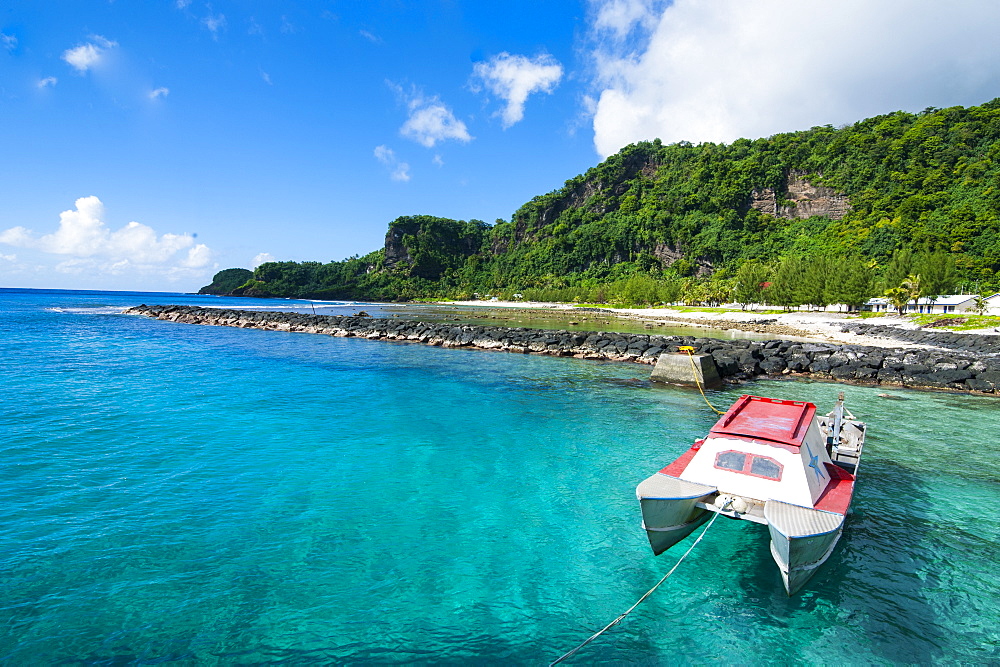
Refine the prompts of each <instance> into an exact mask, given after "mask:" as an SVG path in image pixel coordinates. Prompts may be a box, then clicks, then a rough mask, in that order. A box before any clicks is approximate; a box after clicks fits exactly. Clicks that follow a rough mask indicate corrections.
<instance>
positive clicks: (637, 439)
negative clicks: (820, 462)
mask: <svg viewBox="0 0 1000 667" xmlns="http://www.w3.org/2000/svg"><path fill="white" fill-rule="evenodd" d="M157 302H162V303H177V302H181V303H192V304H199V305H204V303H205V298H204V297H195V296H190V295H188V296H182V295H163V294H158V295H150V294H131V293H101V292H70V291H31V290H0V390H2V396H3V411H2V413H0V461H2V468H0V497H2V498H3V501H4V502H3V503H2V504H0V526H2V528H3V529H2V531H0V571H2V572H3V573H4V576H3V585H2V586H0V620H2V624H0V661H2V662H3V663H5V664H12V665H22V664H23V665H28V664H67V663H68V664H96V665H104V664H146V663H160V662H177V663H181V664H194V663H198V664H203V663H208V664H213V663H233V662H240V663H258V662H288V663H292V664H311V663H330V662H333V663H382V664H384V663H416V664H467V663H470V662H471V663H478V664H488V663H518V664H544V663H547V662H549V661H551V660H553V659H555V658H556V657H558V656H559V655H561V654H562V653H563V652H565V651H567V650H569V649H570V648H572V647H574V646H575V645H577V644H579V643H580V642H581V641H583V640H584V639H585V638H586V637H588V636H589V635H590V634H592V633H593V632H594V631H596V630H597V629H599V628H600V627H602V626H603V625H605V624H606V623H608V622H609V621H611V620H612V619H614V617H615V616H617V615H618V614H619V613H621V612H622V611H624V610H625V609H626V608H628V607H629V606H630V605H631V604H632V603H633V602H634V601H635V600H636V599H637V598H638V597H639V596H640V595H642V593H644V592H645V591H646V590H647V589H649V588H650V586H652V585H653V584H654V583H655V582H656V581H657V580H658V579H659V578H660V577H661V576H662V575H663V574H664V573H665V572H666V571H667V570H668V569H669V568H670V566H671V565H673V562H674V560H675V558H676V555H672V552H670V553H668V554H665V555H664V556H661V557H654V556H653V555H652V554H651V552H650V550H649V545H648V543H647V541H646V537H645V533H644V532H643V530H642V529H641V525H640V517H639V511H638V504H637V502H636V500H635V486H636V484H637V483H638V482H639V481H641V480H642V479H643V478H645V477H646V476H648V475H649V474H652V473H653V472H655V471H656V470H658V469H659V468H661V467H662V466H663V465H665V464H666V463H668V462H669V461H671V460H672V459H673V458H674V457H676V456H677V455H678V454H679V453H680V452H681V451H683V450H684V449H685V448H686V447H687V446H688V444H689V443H690V442H691V441H692V440H693V439H695V438H697V437H700V436H702V435H704V433H705V432H706V431H707V430H708V428H709V427H710V426H711V425H712V424H713V423H714V415H713V414H712V413H711V412H710V411H708V410H707V409H706V408H705V406H704V404H703V403H702V400H701V397H700V396H699V395H698V394H697V393H692V392H690V391H687V390H682V389H678V388H670V387H662V386H654V385H651V384H650V383H649V382H648V381H647V377H648V373H649V368H648V367H646V366H639V365H630V364H621V363H596V362H592V361H582V360H576V359H563V358H549V357H537V356H530V355H514V354H503V353H490V352H483V351H474V350H460V349H440V348H432V347H425V346H421V345H415V344H403V343H386V342H376V341H367V340H359V339H343V338H332V337H327V336H315V335H307V334H289V333H280V332H267V331H256V330H239V329H229V328H216V327H203V326H191V325H180V324H174V323H170V322H160V321H154V320H148V319H145V318H141V317H130V316H123V315H120V314H118V313H119V312H120V310H121V308H123V307H125V306H128V305H138V304H139V303H157ZM213 303H218V304H220V305H229V306H232V305H233V304H230V303H227V302H226V301H225V300H221V301H215V302H213ZM246 303H248V302H247V301H239V302H236V304H237V305H245V304H246ZM267 305H268V306H269V307H273V306H275V305H281V304H275V303H274V302H268V303H267ZM293 305H294V304H293ZM298 305H299V307H300V308H301V304H298ZM336 307H337V308H341V309H350V308H355V310H356V307H355V305H354V304H340V305H339V306H336ZM331 308H332V307H331ZM328 312H329V311H328ZM841 390H843V391H845V392H846V394H847V403H848V406H849V408H850V409H851V410H852V411H853V412H854V413H855V414H856V415H857V416H859V417H861V418H863V419H865V420H867V421H868V422H869V429H870V435H869V441H868V445H867V448H866V458H865V460H864V462H863V465H862V469H861V478H860V480H859V484H858V491H857V495H856V497H855V501H854V505H853V511H852V514H851V516H850V518H849V521H848V525H847V528H846V530H845V534H844V536H843V538H842V540H841V542H840V544H839V546H838V547H837V550H836V552H835V553H834V555H833V556H832V557H831V559H830V560H829V561H828V563H827V564H826V565H825V566H824V567H823V568H822V569H821V570H820V571H819V573H818V574H817V575H816V576H815V577H814V579H813V580H812V581H811V582H810V583H809V584H808V585H807V587H806V588H805V590H804V591H803V592H802V593H801V594H799V595H797V596H795V597H792V598H788V597H786V596H785V594H784V591H783V589H782V585H781V580H780V578H779V575H778V572H777V569H776V568H775V566H774V564H773V562H772V560H771V557H770V555H769V553H768V536H767V531H766V530H763V529H761V527H760V526H756V525H754V524H749V523H746V522H735V521H718V522H716V524H715V525H714V526H713V528H712V530H711V531H710V532H709V533H708V534H707V536H706V537H705V539H704V540H703V542H702V543H701V544H700V545H699V546H698V548H697V549H696V550H695V551H694V552H693V553H692V555H691V557H690V558H689V559H688V560H687V561H686V562H685V563H684V564H683V565H682V566H681V568H680V569H679V570H678V571H677V573H676V574H675V575H674V576H673V577H672V578H671V579H670V580H669V582H668V583H667V584H665V585H664V587H663V588H661V589H660V590H659V591H658V592H657V593H656V594H654V595H653V596H652V597H651V598H650V599H649V600H647V601H646V602H645V603H644V604H643V605H642V606H640V607H639V608H638V609H637V610H636V612H635V613H633V614H632V615H631V616H630V617H629V618H628V619H627V620H626V621H625V622H624V623H622V624H621V625H620V626H617V627H616V628H614V629H613V630H612V631H610V632H609V633H608V634H606V635H604V636H603V637H601V638H600V639H599V640H597V641H595V642H594V643H593V644H591V645H590V646H588V647H587V648H586V649H584V652H583V653H581V654H580V656H579V657H578V658H577V659H576V660H577V662H578V663H581V664H604V663H622V662H624V663H639V664H670V665H675V664H702V663H741V664H772V663H790V662H796V663H811V664H824V663H840V664H843V663H853V664H871V663H879V664H885V663H928V662H949V663H989V662H993V663H996V662H997V661H998V660H1000V585H998V583H997V577H996V565H997V549H998V543H1000V517H998V514H997V512H996V511H995V508H997V507H1000V456H998V449H1000V445H998V444H997V438H996V435H997V433H998V432H1000V402H997V400H996V399H990V398H985V397H974V396H965V395H948V394H936V393H927V392H914V391H905V390H893V391H891V392H889V393H890V394H892V395H893V396H894V397H895V398H896V399H897V400H891V399H887V398H884V397H880V396H879V393H881V392H884V389H882V390H880V389H872V388H864V387H852V386H843V385H834V384H828V383H821V382H777V381H767V382H757V383H754V384H752V385H747V386H745V387H742V388H727V389H725V390H722V391H718V392H713V393H711V395H710V398H711V400H712V401H713V402H714V403H715V404H716V405H719V406H727V405H728V404H729V403H731V402H732V401H733V400H735V398H736V397H738V396H739V395H740V394H741V393H744V392H752V393H756V394H761V395H765V396H774V397H778V398H794V399H799V400H810V401H814V402H816V403H817V404H818V405H819V406H820V408H821V409H825V408H827V407H828V406H830V405H831V404H832V402H833V401H834V399H835V398H836V395H837V393H838V392H839V391H841Z"/></svg>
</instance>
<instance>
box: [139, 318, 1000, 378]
mask: <svg viewBox="0 0 1000 667" xmlns="http://www.w3.org/2000/svg"><path fill="white" fill-rule="evenodd" d="M125 313H127V314H133V315H144V316H147V317H153V318H156V319H160V320H168V321H172V322H181V323H187V324H203V325H214V326H230V327H242V328H253V329H265V330H272V331H289V332H303V333H314V334H326V335H332V336H339V337H358V338H366V339H374V340H389V341H410V342H418V343H423V344H426V345H438V346H441V347H469V348H478V349H486V350H502V351H506V352H518V353H536V354H546V355H553V356H563V357H576V358H579V359H604V360H611V361H630V362H636V363H643V364H649V365H653V364H655V363H656V360H657V358H658V357H659V356H660V354H662V353H664V352H676V351H677V347H678V346H680V345H690V346H692V347H694V348H695V350H696V353H697V354H710V355H711V356H712V358H713V359H714V361H715V364H716V366H717V368H718V371H719V375H720V376H721V377H722V379H723V380H724V381H726V382H740V381H744V380H749V379H752V378H754V377H760V376H777V377H781V376H791V377H815V378H821V379H828V380H836V381H841V382H852V383H859V384H874V385H887V386H904V387H914V388H937V389H949V390H957V391H975V392H983V393H996V388H997V387H998V386H1000V356H984V355H983V354H982V353H980V354H965V353H957V352H950V351H941V350H937V351H935V350H929V349H886V348H878V347H868V346H861V345H837V344H833V343H801V342H794V341H784V340H771V341H749V340H719V339H715V338H695V337H693V336H657V335H642V334H618V333H607V332H568V331H547V330H540V329H527V328H508V327H489V326H469V325H463V326H457V325H454V324H449V323H430V322H418V321H408V320H403V321H401V320H396V319H382V318H372V317H362V316H346V317H340V316H332V315H306V314H299V313H274V312H259V311H250V310H223V309H215V308H198V307H194V306H146V305H142V306H136V307H133V308H128V309H126V310H125Z"/></svg>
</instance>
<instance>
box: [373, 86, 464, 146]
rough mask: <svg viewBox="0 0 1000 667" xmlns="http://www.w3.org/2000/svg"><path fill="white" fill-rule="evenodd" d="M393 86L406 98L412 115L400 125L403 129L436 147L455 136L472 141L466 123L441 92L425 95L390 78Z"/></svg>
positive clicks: (416, 138)
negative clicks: (453, 111) (407, 88)
mask: <svg viewBox="0 0 1000 667" xmlns="http://www.w3.org/2000/svg"><path fill="white" fill-rule="evenodd" d="M389 87H390V88H392V89H393V90H394V91H395V92H396V94H397V95H398V96H399V97H400V99H402V100H403V101H404V102H405V103H406V106H407V108H408V109H409V112H410V115H409V117H408V118H407V119H406V122H405V123H403V126H402V127H401V128H399V133H400V134H401V135H403V136H404V137H406V138H407V139H412V140H414V141H416V142H417V143H419V144H421V145H422V146H425V147H427V148H433V147H434V145H435V144H437V143H438V142H439V141H446V140H448V139H454V140H456V141H461V142H462V143H468V142H470V141H472V136H471V135H470V134H469V130H468V128H467V127H466V126H465V123H463V122H462V121H460V120H458V119H457V118H455V114H453V113H452V112H451V109H449V108H448V107H447V106H446V105H445V104H444V103H443V102H441V100H440V99H438V97H437V96H434V97H424V95H423V94H422V93H420V92H419V91H417V90H416V89H415V88H414V89H413V90H412V91H411V92H410V93H409V94H407V93H405V92H404V91H403V88H402V87H401V86H398V85H396V84H394V83H391V82H389Z"/></svg>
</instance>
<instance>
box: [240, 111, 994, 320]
mask: <svg viewBox="0 0 1000 667" xmlns="http://www.w3.org/2000/svg"><path fill="white" fill-rule="evenodd" d="M791 177H797V178H801V179H803V180H805V181H807V182H808V183H809V184H811V185H814V186H826V187H828V188H830V189H832V190H831V191H836V193H839V194H842V195H845V196H846V197H847V198H849V202H850V208H849V210H848V211H847V212H846V214H844V215H843V216H842V217H841V219H837V218H838V217H840V216H835V215H829V216H826V215H816V216H813V217H808V218H805V219H800V218H799V217H797V216H796V215H795V214H794V211H795V206H796V203H795V202H793V201H790V200H789V199H788V198H787V197H788V183H789V179H790V178H791ZM768 192H770V193H773V199H774V200H775V201H774V203H775V214H774V215H772V214H769V213H765V212H762V211H761V210H758V208H759V207H757V208H755V207H754V206H752V205H751V203H752V202H753V201H754V198H755V197H757V198H759V197H760V196H761V193H768ZM789 211H791V213H789ZM917 276H922V278H923V280H922V284H923V287H922V288H921V289H920V290H919V291H920V293H922V294H923V295H928V294H931V295H933V294H942V293H947V292H949V291H952V290H954V289H956V288H957V287H959V286H962V287H965V288H968V289H976V290H979V291H982V290H985V289H991V290H993V289H997V288H1000V99H997V100H993V101H992V102H989V103H987V104H984V105H982V106H978V107H969V108H962V107H953V108H949V109H927V110H925V111H923V112H922V113H919V114H909V113H903V112H895V113H890V114H887V115H884V116H879V117H876V118H870V119H867V120H863V121H860V122H858V123H855V124H854V125H851V126H848V127H843V128H839V129H837V128H833V127H830V126H824V127H814V128H812V129H810V130H806V131H801V132H792V133H787V134H779V135H775V136H773V137H770V138H766V139H758V140H753V141H751V140H747V139H739V140H737V141H735V142H733V143H732V144H729V145H726V144H714V143H704V144H699V145H692V144H689V143H686V142H681V143H677V144H670V145H664V144H662V143H661V142H660V141H659V140H655V141H652V142H643V143H639V144H634V145H631V146H628V147H626V148H624V149H622V151H621V152H619V153H618V154H616V155H614V156H612V157H610V158H608V159H607V160H606V161H604V162H603V163H601V164H600V165H598V166H596V167H594V168H592V169H590V170H588V171H587V173H585V174H582V175H580V176H577V177H575V178H573V179H571V180H569V181H567V183H566V185H565V186H564V187H563V188H561V189H560V190H557V191H554V192H550V193H548V194H546V195H541V196H539V197H535V198H534V199H532V200H531V201H530V202H528V203H526V204H524V205H523V206H522V207H521V208H520V209H518V211H517V212H515V213H514V215H513V217H512V219H511V220H510V221H497V223H496V224H495V225H493V226H489V225H487V224H485V223H482V222H479V221H471V222H461V221H454V220H447V219H443V218H433V217H430V216H415V217H407V218H400V219H398V220H396V221H394V222H393V223H392V224H391V225H390V229H389V233H388V234H387V236H386V245H385V248H384V249H382V250H378V251H375V252H373V253H370V254H368V255H366V256H364V257H357V256H355V257H352V258H349V259H346V260H344V261H341V262H330V263H328V264H320V263H318V262H304V263H294V262H272V263H268V264H264V265H262V266H260V267H258V268H257V270H256V271H255V272H254V276H253V279H252V280H250V281H249V282H247V283H246V284H245V285H244V287H243V291H244V292H245V293H253V294H273V295H281V296H303V297H304V296H313V297H328V298H329V297H339V298H367V299H411V298H416V297H466V298H468V297H471V296H473V295H474V294H479V295H480V296H485V295H486V294H494V295H500V296H505V297H510V296H511V295H513V294H515V293H519V294H522V295H523V296H524V298H534V299H547V300H549V299H554V300H574V299H575V300H578V301H588V302H601V301H616V302H621V303H656V302H671V301H689V302H699V303H711V302H717V301H728V300H730V299H738V300H739V301H741V302H748V301H757V300H760V299H763V300H766V301H768V302H770V303H775V304H776V305H783V306H790V305H796V304H797V303H800V304H817V305H820V304H821V303H823V302H826V303H838V302H843V303H848V304H857V303H860V302H863V301H864V300H865V299H867V298H868V297H869V296H871V295H875V294H879V295H881V294H882V293H884V291H885V290H886V289H890V288H896V287H899V286H900V285H901V284H902V282H903V281H905V280H906V279H907V278H910V277H917ZM767 283H770V284H769V285H768V284H767ZM817 284H819V287H817ZM740 290H743V291H742V292H741V291H740ZM914 293H915V292H914ZM859 299H860V300H861V301H858V300H859Z"/></svg>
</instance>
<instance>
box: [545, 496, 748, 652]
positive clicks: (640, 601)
mask: <svg viewBox="0 0 1000 667" xmlns="http://www.w3.org/2000/svg"><path fill="white" fill-rule="evenodd" d="M726 505H727V506H728V505H729V503H726ZM722 509H726V508H725V507H723V508H722ZM718 518H719V514H718V513H716V514H715V516H713V517H712V520H711V521H709V522H708V525H707V526H705V529H704V530H702V531H701V535H699V536H698V539H696V540H695V541H694V542H693V543H692V544H691V546H690V547H688V550H687V551H685V552H684V555H683V556H681V557H680V558H679V559H677V562H676V563H674V566H673V567H672V568H670V571H669V572H667V573H666V574H665V575H663V578H662V579H660V580H659V581H658V582H656V585H655V586H653V587H652V588H650V589H649V590H648V591H646V594H645V595H643V596H642V597H641V598H639V599H638V600H636V603H635V604H634V605H632V606H631V607H629V608H628V611H626V612H625V613H623V614H621V615H620V616H619V617H618V618H616V619H615V620H613V621H611V622H610V623H608V624H607V625H605V626H604V627H603V628H601V629H600V630H599V631H597V632H595V633H594V634H592V635H591V636H590V637H589V638H588V639H587V641H585V642H583V643H582V644H580V645H579V646H577V647H576V648H575V649H573V650H572V651H569V652H567V653H564V654H563V655H561V656H559V657H558V658H557V659H555V660H553V661H552V662H550V663H549V667H552V666H553V665H558V664H559V663H560V662H562V661H563V660H565V659H566V658H571V657H573V656H574V655H576V653H577V652H578V651H579V650H580V649H582V648H583V647H584V646H586V645H587V644H589V643H590V642H592V641H594V640H595V639H597V638H598V637H600V636H601V635H603V634H604V633H605V632H607V631H608V630H610V629H611V628H613V627H614V626H616V625H618V624H619V623H621V622H622V621H623V620H624V619H625V617H626V616H628V615H629V614H631V613H632V610H633V609H635V608H636V607H638V606H639V604H640V603H642V601H643V600H645V599H646V598H648V597H649V596H650V595H652V593H653V591H655V590H656V589H657V588H659V587H660V584H662V583H663V582H664V581H666V580H667V578H668V577H669V576H670V575H672V574H673V573H674V570H676V569H677V567H678V566H679V565H680V564H681V563H682V562H684V559H685V558H687V557H688V554H689V553H691V552H692V551H693V550H694V548H695V547H696V546H698V543H699V542H701V538H703V537H705V533H707V532H708V529H709V528H711V527H712V524H713V523H715V520H716V519H718Z"/></svg>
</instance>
